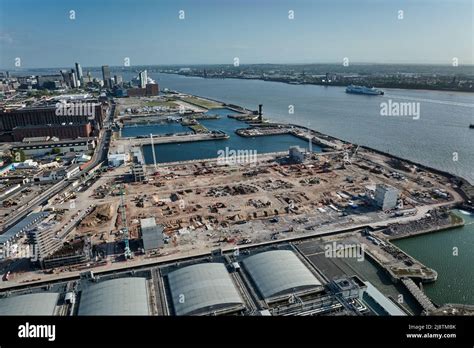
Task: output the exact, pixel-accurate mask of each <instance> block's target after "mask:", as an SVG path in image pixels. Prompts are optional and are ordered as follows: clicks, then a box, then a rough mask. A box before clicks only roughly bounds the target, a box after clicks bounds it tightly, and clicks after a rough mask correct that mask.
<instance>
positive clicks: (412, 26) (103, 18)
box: [0, 0, 474, 69]
mask: <svg viewBox="0 0 474 348" xmlns="http://www.w3.org/2000/svg"><path fill="white" fill-rule="evenodd" d="M270 5H271V6H270ZM24 8H30V9H31V11H29V12H28V13H24V12H23V11H22V10H23V9H24ZM70 11H75V12H74V16H73V17H74V19H70V17H71V13H70ZM180 11H184V13H183V12H180ZM290 11H293V12H292V13H290ZM399 11H403V13H400V12H399ZM131 13H135V14H139V15H130V14H131ZM6 14H8V16H7V15H6ZM291 14H292V15H293V19H290V18H289V17H291ZM180 15H182V16H181V17H184V18H182V19H180V18H179V17H180ZM400 16H401V17H402V18H399V17H400ZM0 19H1V24H0V42H1V45H0V46H1V47H2V49H1V50H0V67H1V68H3V69H15V68H55V67H62V66H69V65H71V64H73V63H74V62H76V61H78V62H80V63H81V65H82V66H84V67H100V66H101V65H104V64H109V65H110V66H124V61H125V59H127V58H128V59H129V62H130V65H131V66H139V65H194V64H195V65H200V64H209V65H213V64H233V63H234V58H239V63H240V64H242V65H245V64H265V63H268V64H310V63H315V64H317V63H338V62H341V63H342V60H343V59H344V58H345V57H347V58H348V59H349V61H350V62H351V63H362V64H364V63H366V64H370V63H372V64H374V63H375V64H387V63H392V64H441V65H444V64H446V65H449V64H452V60H453V58H457V59H458V62H459V65H472V64H473V63H474V59H473V52H472V49H471V46H472V36H473V34H472V32H473V31H472V30H466V28H469V27H471V28H472V3H471V2H470V1H467V0H458V1H454V2H450V3H447V2H441V1H424V0H423V1H416V2H412V1H397V2H390V3H389V2H379V1H374V0H364V1H361V2H357V3H356V2H353V1H348V0H342V1H336V2H329V1H319V2H311V1H306V0H301V1H296V2H291V3H290V2H288V1H272V2H271V3H270V2H269V1H266V0H261V1H258V2H256V3H254V2H250V1H242V2H239V3H238V4H233V3H229V2H225V1H217V0H206V1H204V2H200V4H195V3H193V2H192V1H188V0H184V1H177V2H168V1H165V2H152V1H140V2H136V3H133V4H132V3H130V2H125V1H122V0H119V1H113V2H111V1H109V0H107V1H103V2H101V3H93V4H92V3H91V2H89V1H85V0H84V1H79V2H78V3H77V4H67V3H61V4H58V3H55V2H54V1H51V0H47V1H43V2H41V3H38V2H34V1H31V0H22V1H15V2H13V1H9V0H7V1H2V3H1V5H0ZM439 23H443V27H442V28H441V27H440V25H439ZM32 33H34V35H33V34H32ZM81 47H87V50H83V49H81ZM39 52H41V53H40V54H38V53H39ZM91 52H93V54H91ZM33 57H34V58H33ZM16 58H20V60H21V64H20V66H15V62H16V61H15V59H16Z"/></svg>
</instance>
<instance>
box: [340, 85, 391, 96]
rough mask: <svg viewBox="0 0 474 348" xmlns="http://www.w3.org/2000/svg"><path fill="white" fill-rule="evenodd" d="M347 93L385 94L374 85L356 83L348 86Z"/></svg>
mask: <svg viewBox="0 0 474 348" xmlns="http://www.w3.org/2000/svg"><path fill="white" fill-rule="evenodd" d="M346 93H353V94H366V95H383V94H384V92H383V91H382V90H380V89H377V88H374V87H366V86H355V85H349V86H347V88H346Z"/></svg>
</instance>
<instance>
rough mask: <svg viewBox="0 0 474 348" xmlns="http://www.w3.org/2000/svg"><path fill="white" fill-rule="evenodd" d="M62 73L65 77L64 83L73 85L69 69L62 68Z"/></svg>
mask: <svg viewBox="0 0 474 348" xmlns="http://www.w3.org/2000/svg"><path fill="white" fill-rule="evenodd" d="M61 75H62V77H63V80H64V83H65V84H66V86H68V87H70V86H71V77H70V74H69V71H67V70H61Z"/></svg>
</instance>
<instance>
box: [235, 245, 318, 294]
mask: <svg viewBox="0 0 474 348" xmlns="http://www.w3.org/2000/svg"><path fill="white" fill-rule="evenodd" d="M242 263H243V265H244V268H245V270H246V272H248V274H249V275H250V277H251V278H252V281H253V283H254V284H255V285H256V287H257V289H258V291H259V292H260V294H261V296H262V298H263V299H264V300H265V301H266V302H267V303H268V302H274V301H276V300H279V299H281V298H288V296H290V295H299V294H305V293H312V292H315V291H318V290H319V289H320V288H321V282H320V281H319V280H318V279H317V278H316V276H315V275H314V274H313V273H312V272H311V271H310V270H309V269H308V268H307V267H306V266H305V264H304V263H303V262H302V261H301V260H300V259H299V258H298V256H296V254H295V253H294V252H293V251H291V250H271V251H265V252H261V253H258V254H256V255H252V256H249V257H247V258H245V259H244V260H243V261H242Z"/></svg>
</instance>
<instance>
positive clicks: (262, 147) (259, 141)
mask: <svg viewBox="0 0 474 348" xmlns="http://www.w3.org/2000/svg"><path fill="white" fill-rule="evenodd" d="M210 113H211V114H219V115H221V116H222V118H220V119H215V120H201V121H200V122H201V124H202V125H204V126H205V127H206V128H208V129H209V130H221V131H224V132H225V133H227V134H228V135H229V136H230V138H229V139H226V140H206V141H200V142H191V143H176V144H162V145H155V153H156V161H157V163H166V162H175V161H188V160H196V159H207V158H215V157H218V155H219V151H225V148H226V147H228V148H229V150H236V151H237V150H250V151H256V152H257V154H261V153H268V152H277V151H288V148H289V147H290V146H295V145H296V146H300V147H302V148H308V146H309V144H308V142H307V141H304V140H303V139H300V138H297V137H295V136H293V135H289V134H285V135H270V136H262V137H253V138H246V137H241V136H239V135H237V134H235V130H236V129H239V128H246V127H248V125H247V124H246V123H244V122H241V121H238V120H235V119H232V118H228V117H227V116H226V115H227V114H232V112H230V110H227V109H214V110H212V111H211V112H210ZM150 128H151V127H150ZM144 134H149V132H148V130H144V132H143V134H137V135H144ZM313 151H314V152H320V151H321V148H320V147H318V146H316V145H313ZM252 153H253V152H252ZM143 155H144V157H145V161H146V163H148V164H152V163H153V153H152V151H151V145H147V146H143Z"/></svg>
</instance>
